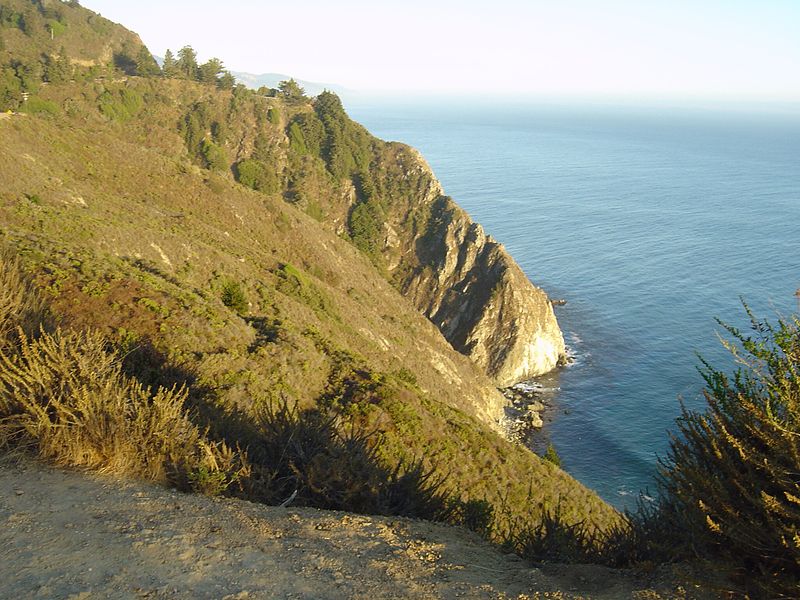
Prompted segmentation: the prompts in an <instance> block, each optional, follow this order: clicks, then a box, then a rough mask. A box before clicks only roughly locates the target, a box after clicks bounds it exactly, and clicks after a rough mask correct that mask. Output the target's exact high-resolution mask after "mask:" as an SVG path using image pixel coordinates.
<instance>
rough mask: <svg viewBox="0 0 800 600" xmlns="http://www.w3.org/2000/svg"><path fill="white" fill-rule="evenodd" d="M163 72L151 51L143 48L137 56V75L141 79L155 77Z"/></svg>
mask: <svg viewBox="0 0 800 600" xmlns="http://www.w3.org/2000/svg"><path fill="white" fill-rule="evenodd" d="M160 72H161V69H159V68H158V63H157V62H156V59H155V58H153V55H152V54H150V51H149V50H148V49H147V48H145V47H144V46H142V47H141V48H139V52H138V54H137V55H136V74H137V75H139V77H155V76H156V75H158V74H159V73H160Z"/></svg>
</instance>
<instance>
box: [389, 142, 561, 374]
mask: <svg viewBox="0 0 800 600" xmlns="http://www.w3.org/2000/svg"><path fill="white" fill-rule="evenodd" d="M391 146H392V147H394V149H395V151H396V154H395V156H394V157H393V158H394V160H395V162H396V163H399V164H402V165H404V166H405V170H404V171H403V173H402V177H403V179H404V180H406V181H409V180H410V181H412V182H413V183H412V188H413V189H415V190H416V192H415V193H414V194H413V197H411V198H407V199H404V200H405V201H406V202H407V203H410V204H411V205H410V206H408V205H406V207H405V210H404V211H402V212H401V211H399V210H398V211H397V212H395V213H394V214H390V215H389V218H390V220H395V221H397V222H396V223H391V222H390V224H389V228H390V230H391V231H392V232H394V233H395V235H394V236H392V238H391V243H388V240H387V243H386V244H385V246H384V255H385V256H386V259H387V261H386V262H387V265H388V267H389V270H390V272H391V273H392V275H393V279H394V281H395V283H396V285H398V287H399V288H400V290H401V291H402V292H403V293H404V294H405V295H406V296H407V297H408V298H409V299H410V300H411V301H412V302H413V303H414V304H415V305H416V306H417V308H418V309H419V310H421V311H422V312H423V313H424V314H425V315H426V316H427V317H428V318H429V319H430V320H431V321H433V323H434V324H435V325H436V326H437V327H438V328H439V329H440V330H441V332H442V333H443V334H444V336H445V338H447V340H448V341H449V342H450V343H451V344H452V346H453V347H454V348H455V349H456V350H458V351H459V352H461V353H462V354H465V355H466V356H469V357H470V358H471V359H472V360H473V361H474V362H475V363H476V364H477V365H478V366H480V367H481V368H482V369H483V370H484V371H485V372H486V373H487V374H488V375H489V376H490V377H492V378H493V379H494V380H495V381H496V383H497V384H498V385H500V386H506V385H510V384H513V383H515V382H518V381H521V380H523V379H526V378H529V377H533V376H536V375H541V374H542V373H545V372H547V371H550V370H552V369H553V368H555V367H556V366H557V365H558V364H559V361H560V360H563V357H564V355H565V347H564V338H563V335H562V333H561V330H560V329H559V327H558V322H557V321H556V317H555V314H554V313H553V306H552V304H551V302H550V299H549V298H548V296H547V294H546V293H545V292H544V291H542V290H541V289H539V288H537V287H536V286H534V285H533V284H532V283H531V282H530V280H529V279H528V278H527V277H526V276H525V274H524V273H523V272H522V269H520V267H519V266H518V265H517V263H516V262H515V261H514V259H513V258H511V256H510V255H509V254H508V253H507V252H506V251H505V249H504V248H503V246H502V245H501V244H499V243H497V242H496V241H495V240H493V239H492V238H491V237H489V236H487V235H486V234H485V233H484V231H483V228H482V227H481V226H480V225H479V224H477V223H475V222H473V221H472V220H471V219H470V217H469V215H467V213H466V212H465V211H464V210H462V209H461V208H460V207H459V206H458V205H457V204H456V203H455V202H453V200H452V199H451V198H449V197H447V196H445V195H444V194H443V192H442V188H441V185H440V184H439V182H438V181H437V180H436V178H435V177H434V175H433V173H432V172H431V171H430V168H429V167H428V165H427V164H426V163H425V161H424V159H423V158H422V157H421V156H420V155H419V153H417V152H416V151H414V150H412V149H410V148H408V147H406V146H403V145H400V144H392V145H391ZM394 207H395V208H397V204H396V203H395V204H394ZM397 235H399V236H404V238H405V239H403V240H398V239H397Z"/></svg>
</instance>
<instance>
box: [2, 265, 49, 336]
mask: <svg viewBox="0 0 800 600" xmlns="http://www.w3.org/2000/svg"><path fill="white" fill-rule="evenodd" d="M46 321H47V311H46V310H45V307H44V304H43V302H42V300H41V298H40V296H39V294H38V293H37V292H36V290H35V289H34V288H33V286H32V285H31V284H30V282H29V281H28V279H27V278H26V277H25V276H24V275H23V274H22V271H21V269H20V268H19V265H18V263H17V260H16V259H15V258H14V257H13V256H11V254H10V253H9V252H8V251H5V250H0V350H4V349H6V348H8V347H9V346H10V345H12V344H14V343H15V342H16V332H17V330H18V329H19V328H22V330H23V331H25V332H26V333H28V334H32V333H34V332H37V331H38V330H39V329H40V328H41V326H42V325H43V324H45V322H46Z"/></svg>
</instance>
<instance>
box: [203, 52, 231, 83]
mask: <svg viewBox="0 0 800 600" xmlns="http://www.w3.org/2000/svg"><path fill="white" fill-rule="evenodd" d="M223 69H224V67H223V65H222V61H221V60H220V59H218V58H211V59H209V60H208V62H205V63H203V64H202V65H200V67H199V68H198V71H197V79H198V81H200V82H202V83H217V77H218V76H219V74H220V73H221V72H222V71H223Z"/></svg>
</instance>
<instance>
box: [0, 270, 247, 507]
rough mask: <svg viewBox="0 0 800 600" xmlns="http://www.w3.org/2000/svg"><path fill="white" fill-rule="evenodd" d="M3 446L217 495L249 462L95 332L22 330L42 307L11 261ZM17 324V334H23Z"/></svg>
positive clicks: (177, 394) (4, 299) (0, 398)
mask: <svg viewBox="0 0 800 600" xmlns="http://www.w3.org/2000/svg"><path fill="white" fill-rule="evenodd" d="M0 282H1V283H2V291H1V292H0V318H1V319H2V320H0V324H2V329H1V330H0V332H2V334H3V337H2V339H3V341H4V345H3V347H2V348H0V445H3V446H16V447H20V446H23V447H28V448H31V449H34V450H35V452H36V453H37V454H38V455H39V456H40V457H41V458H43V459H46V460H48V461H50V462H52V463H54V464H58V465H62V466H67V467H79V468H87V469H92V470H95V471H98V472H101V473H108V474H115V475H125V476H129V477H137V478H142V479H147V480H151V481H157V482H162V483H171V484H174V485H177V486H179V487H184V488H193V489H196V490H197V491H203V492H209V493H218V492H220V491H222V490H223V489H224V488H225V487H226V486H227V485H229V484H230V483H231V481H233V480H235V479H236V478H238V477H239V476H241V475H242V474H243V473H244V472H245V471H246V465H245V463H246V459H245V457H244V456H243V454H242V453H241V452H237V451H234V450H233V449H231V448H229V447H228V446H226V445H225V444H224V443H221V442H212V441H210V440H209V439H208V438H207V437H206V435H205V432H204V431H202V430H201V429H199V428H198V427H197V426H196V425H195V424H194V423H192V421H191V420H190V419H189V415H188V413H187V410H186V408H185V402H186V396H187V394H186V390H185V389H183V388H180V389H178V388H172V389H165V388H162V387H159V388H158V389H156V390H151V389H150V388H147V387H144V386H143V385H142V384H140V383H139V382H138V381H136V380H135V379H133V378H131V377H128V376H126V375H124V374H123V373H122V372H121V365H120V361H119V358H118V357H117V355H116V354H115V353H114V352H113V351H111V350H110V349H109V345H108V342H107V340H106V339H105V338H104V337H103V336H102V335H101V334H99V333H97V332H93V331H86V332H72V331H62V330H60V329H57V330H56V331H55V332H53V333H48V332H46V331H44V330H43V329H40V330H39V332H38V335H35V336H33V335H30V334H28V333H27V332H25V331H24V330H23V328H22V327H21V326H20V325H21V324H20V321H21V320H25V319H27V320H29V321H30V320H31V319H32V318H33V317H32V316H31V315H32V314H35V313H36V310H35V309H38V306H39V304H38V303H39V300H38V299H37V298H36V294H35V291H34V290H33V289H32V288H31V287H30V286H29V285H28V284H27V282H26V281H25V280H24V278H23V277H22V276H21V274H20V273H19V269H18V268H17V266H16V264H15V262H14V261H13V259H9V258H8V257H0ZM15 327H16V329H15Z"/></svg>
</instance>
